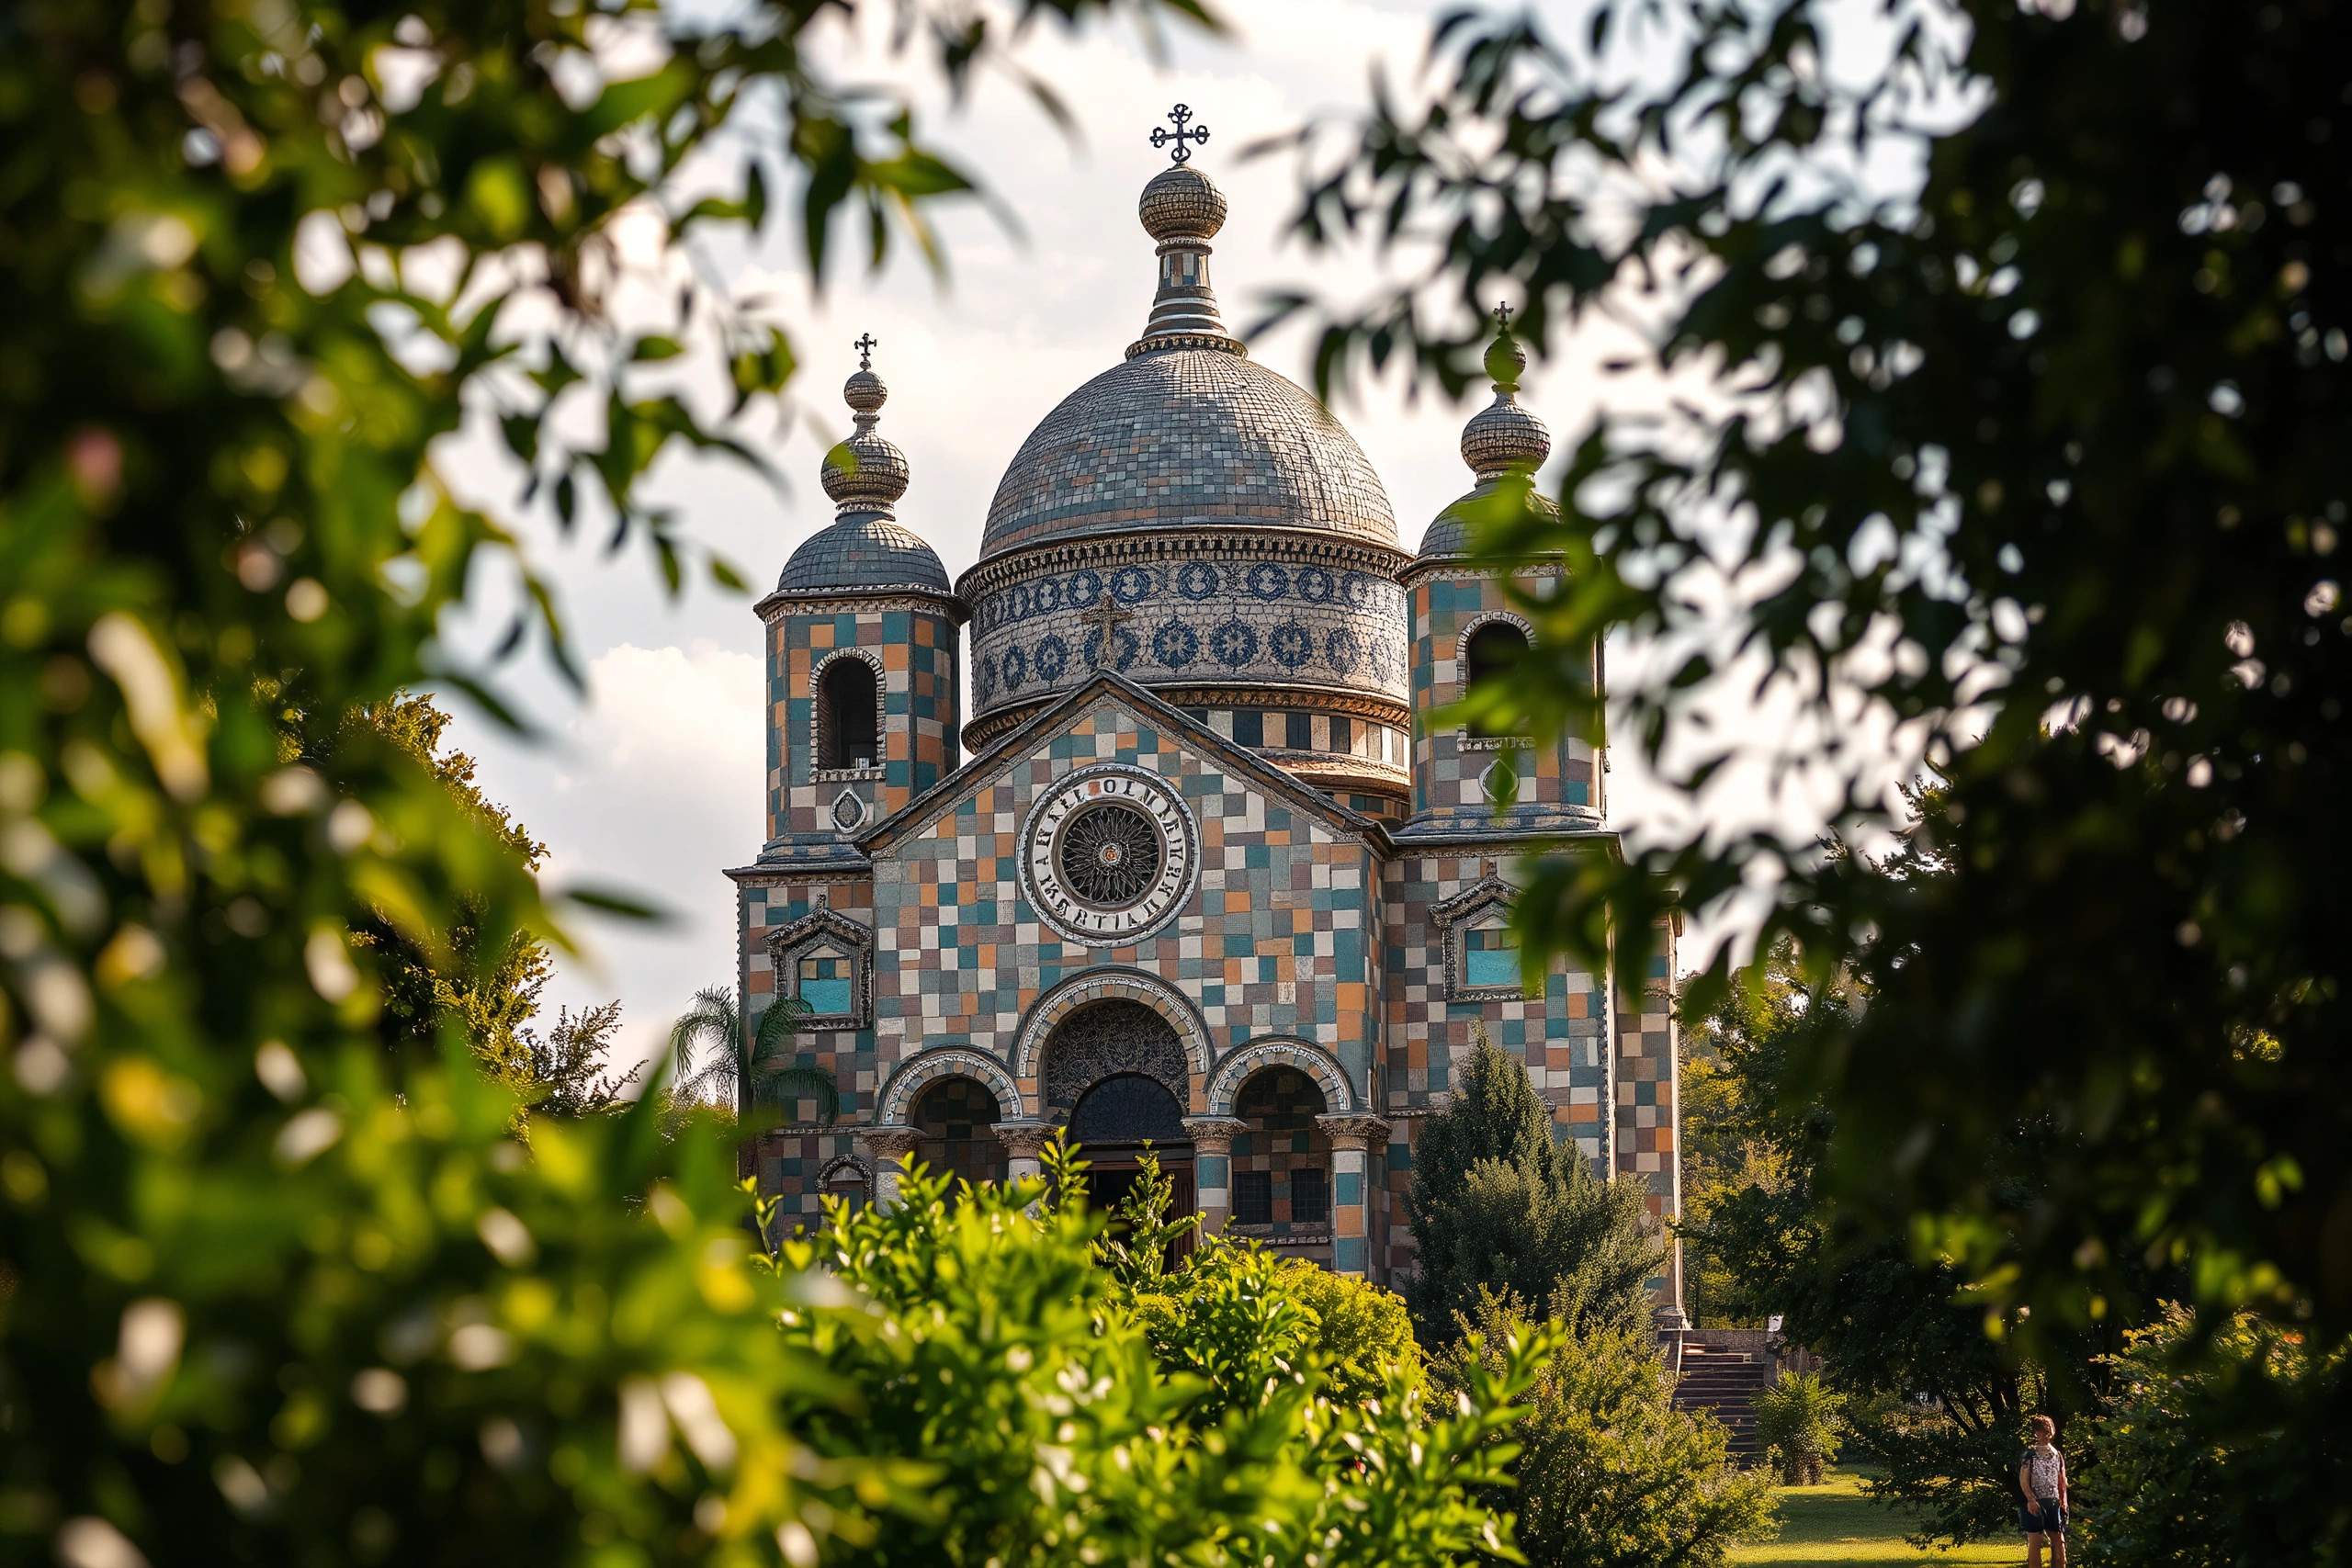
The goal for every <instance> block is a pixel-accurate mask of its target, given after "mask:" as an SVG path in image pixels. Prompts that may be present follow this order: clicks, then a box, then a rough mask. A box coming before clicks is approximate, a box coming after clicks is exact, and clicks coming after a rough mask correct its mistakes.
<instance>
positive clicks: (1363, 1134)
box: [1315, 1111, 1388, 1153]
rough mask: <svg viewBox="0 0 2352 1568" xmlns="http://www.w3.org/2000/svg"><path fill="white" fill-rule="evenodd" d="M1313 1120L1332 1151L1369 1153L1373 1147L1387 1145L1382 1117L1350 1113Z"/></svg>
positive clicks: (1386, 1128) (1386, 1132) (1345, 1112)
mask: <svg viewBox="0 0 2352 1568" xmlns="http://www.w3.org/2000/svg"><path fill="white" fill-rule="evenodd" d="M1315 1120H1316V1122H1317V1125H1319V1126H1320V1127H1321V1128H1322V1129H1323V1135H1324V1136H1325V1137H1327V1138H1329V1139H1330V1140H1331V1146H1332V1147H1333V1148H1334V1149H1352V1150H1356V1151H1358V1152H1361V1153H1369V1152H1370V1151H1371V1150H1372V1149H1373V1148H1374V1147H1375V1146H1377V1147H1382V1148H1385V1147H1386V1146H1387V1145H1388V1122H1387V1121H1386V1120H1385V1118H1383V1117H1379V1116H1367V1115H1364V1114H1363V1112H1361V1111H1341V1112H1340V1113H1339V1114H1337V1115H1330V1116H1317V1118H1316V1119H1315Z"/></svg>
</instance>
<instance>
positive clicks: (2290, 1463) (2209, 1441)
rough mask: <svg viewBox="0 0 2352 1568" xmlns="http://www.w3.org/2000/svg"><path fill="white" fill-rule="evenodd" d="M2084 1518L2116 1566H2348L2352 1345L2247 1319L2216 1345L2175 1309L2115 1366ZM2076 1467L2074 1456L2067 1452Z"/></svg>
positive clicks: (2086, 1476) (2081, 1477)
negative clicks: (2316, 1343) (2325, 1343)
mask: <svg viewBox="0 0 2352 1568" xmlns="http://www.w3.org/2000/svg"><path fill="white" fill-rule="evenodd" d="M2107 1365H2108V1367H2109V1371H2111V1372H2112V1374H2113V1376H2114V1386H2113V1389H2112V1392H2111V1393H2109V1397H2108V1400H2107V1402H2106V1404H2105V1406H2104V1408H2103V1409H2102V1410H2101V1411H2100V1413H2099V1414H2098V1416H2097V1417H2096V1419H2095V1420H2094V1421H2093V1423H2092V1424H2091V1428H2090V1436H2091V1447H2092V1451H2093V1453H2094V1454H2095V1455H2096V1457H2097V1460H2098V1463H2097V1464H2095V1465H2085V1466H2083V1467H2082V1468H2081V1469H2080V1471H2079V1472H2078V1473H2077V1474H2076V1475H2075V1488H2074V1489H2075V1502H2076V1504H2077V1506H2078V1509H2079V1511H2080V1512H2081V1513H2082V1515H2083V1516H2084V1517H2086V1519H2087V1520H2088V1521H2089V1523H2090V1524H2091V1525H2092V1526H2093V1527H2094V1528H2095V1529H2097V1530H2098V1553H2099V1558H2100V1561H2102V1562H2112V1563H2115V1564H2118V1565H2119V1568H2229V1565H2233V1564H2236V1563H2244V1562H2312V1563H2341V1562H2344V1561H2345V1557H2346V1552H2345V1546H2346V1539H2347V1536H2352V1506H2347V1504H2346V1499H2347V1498H2352V1436H2347V1434H2352V1425H2347V1423H2346V1420H2345V1418H2344V1415H2343V1412H2344V1410H2345V1408H2346V1396H2347V1394H2352V1349H2347V1347H2346V1346H2344V1345H2342V1344H2338V1345H2336V1346H2335V1348H2334V1349H2332V1350H2329V1349H2324V1348H2314V1347H2313V1346H2312V1345H2311V1344H2310V1343H2309V1342H2308V1341H2307V1340H2306V1338H2305V1337H2304V1334H2303V1333H2302V1332H2301V1331H2300V1330H2297V1329H2293V1328H2289V1327H2285V1326H2283V1325H2278V1324H2274V1323H2266V1322H2264V1321H2262V1320H2261V1319H2259V1318H2256V1317H2253V1316H2251V1315H2241V1316H2239V1317H2236V1318H2234V1319H2231V1320H2227V1321H2224V1322H2223V1323H2222V1324H2221V1325H2218V1329H2217V1331H2215V1332H2214V1333H2213V1334H2212V1336H2211V1338H2210V1339H2209V1338H2208V1337H2207V1335H2206V1333H2205V1332H2204V1331H2203V1330H2200V1328H2199V1325H2198V1324H2197V1323H2196V1321H2195V1319H2194V1318H2193V1317H2192V1316H2191V1314H2189V1313H2188V1311H2187V1310H2186V1309H2185V1308H2181V1307H2177V1306H2176V1307H2172V1308H2170V1309H2168V1310H2167V1311H2166V1313H2165V1316H2164V1318H2163V1320H2162V1321H2160V1322H2158V1323H2157V1324H2155V1325H2153V1326H2151V1327H2149V1328H2145V1329H2143V1330H2141V1331H2139V1332H2137V1333H2135V1334H2133V1335H2131V1337H2130V1344H2129V1345H2128V1346H2127V1348H2125V1349H2124V1350H2123V1351H2122V1353H2121V1354H2120V1355H2117V1356H2113V1357H2110V1358H2109V1359H2108V1362H2107ZM2069 1458H2070V1460H2075V1459H2078V1458H2079V1456H2077V1455H2070V1456H2069Z"/></svg>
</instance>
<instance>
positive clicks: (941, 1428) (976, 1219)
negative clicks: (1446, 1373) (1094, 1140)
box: [783, 1144, 1555, 1568]
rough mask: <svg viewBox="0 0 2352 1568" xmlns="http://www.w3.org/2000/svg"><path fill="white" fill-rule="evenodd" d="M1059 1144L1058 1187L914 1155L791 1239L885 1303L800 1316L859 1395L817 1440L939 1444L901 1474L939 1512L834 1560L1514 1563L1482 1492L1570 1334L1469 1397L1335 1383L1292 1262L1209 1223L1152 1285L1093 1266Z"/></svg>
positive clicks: (797, 1336)
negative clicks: (866, 1309) (1519, 1405)
mask: <svg viewBox="0 0 2352 1568" xmlns="http://www.w3.org/2000/svg"><path fill="white" fill-rule="evenodd" d="M1046 1162H1047V1176H1048V1180H1047V1181H1046V1182H1036V1181H1030V1182H1023V1183H1019V1184H1015V1185H1012V1186H1010V1187H1000V1186H996V1185H993V1184H983V1185H980V1186H978V1187H973V1186H970V1185H967V1184H960V1183H955V1182H952V1181H951V1180H950V1179H947V1178H944V1177H933V1176H930V1175H928V1174H925V1173H922V1171H921V1170H920V1169H915V1170H910V1173H909V1174H907V1175H906V1176H903V1177H902V1178H901V1179H900V1181H899V1192H900V1198H901V1201H900V1202H899V1205H897V1206H895V1207H892V1208H889V1209H867V1210H863V1211H859V1212H854V1213H853V1212H851V1211H849V1210H847V1209H845V1208H843V1207H842V1206H840V1205H839V1204H838V1203H833V1202H830V1201H829V1204H828V1208H827V1219H828V1226H827V1229H826V1231H825V1233H824V1234H823V1235H822V1236H820V1238H818V1239H817V1240H816V1241H815V1242H814V1243H813V1244H810V1243H800V1242H793V1243H787V1244H786V1247H785V1249H784V1260H785V1262H786V1266H787V1270H788V1269H789V1268H790V1266H793V1265H797V1264H804V1263H807V1262H815V1261H821V1262H823V1263H825V1264H826V1265H828V1266H829V1268H830V1269H831V1270H832V1271H833V1273H834V1275H835V1277H836V1278H837V1279H838V1280H840V1282H841V1283H842V1285H843V1286H846V1287H848V1288H850V1289H852V1290H854V1291H856V1292H862V1293H863V1295H864V1296H865V1298H866V1299H868V1300H870V1301H871V1303H873V1312H872V1314H870V1315H867V1316H866V1317H865V1319H864V1321H862V1322H861V1321H860V1315H859V1314H854V1313H833V1312H820V1313H816V1314H805V1315H804V1314H793V1315H792V1316H790V1317H788V1318H787V1319H786V1323H785V1326H784V1333H783V1337H784V1339H785V1340H786V1342H787V1343H789V1344H794V1345H801V1344H806V1345H807V1346H808V1347H809V1348H810V1350H811V1351H812V1353H814V1354H816V1355H818V1356H820V1357H821V1358H823V1359H824V1361H825V1364H826V1366H827V1368H828V1369H829V1370H830V1371H831V1374H832V1376H833V1377H834V1378H835V1379H836V1380H839V1381H840V1382H843V1383H846V1384H848V1385H850V1386H852V1387H854V1388H855V1389H856V1390H857V1391H858V1393H859V1399H858V1402H857V1404H855V1406H854V1408H852V1407H847V1406H844V1407H843V1408H842V1410H840V1412H839V1413H837V1414H834V1413H827V1412H822V1411H820V1412H817V1413H816V1414H815V1415H814V1416H812V1417H811V1425H810V1428H809V1429H810V1431H811V1433H812V1441H814V1442H815V1444H816V1445H817V1447H818V1449H819V1450H820V1452H822V1453H824V1454H825V1455H827V1456H829V1458H831V1459H834V1460H839V1461H846V1462H850V1463H853V1464H857V1463H864V1464H868V1465H870V1464H872V1463H874V1462H876V1460H877V1459H878V1457H879V1456H891V1455H906V1456H920V1458H921V1460H922V1467H921V1469H920V1471H919V1472H915V1471H910V1472H907V1473H908V1474H909V1475H910V1477H911V1478H913V1479H915V1480H916V1481H917V1482H918V1483H919V1484H920V1487H921V1490H922V1496H923V1499H924V1502H923V1506H922V1508H921V1509H920V1510H919V1511H917V1512H915V1513H914V1514H913V1516H912V1517H903V1518H899V1519H896V1520H894V1521H893V1522H892V1524H891V1525H890V1527H889V1530H888V1534H887V1536H885V1537H883V1538H880V1539H878V1540H874V1541H873V1542H872V1543H871V1544H870V1545H867V1546H865V1548H863V1549H860V1550H851V1551H845V1552H843V1553H842V1554H841V1555H840V1557H839V1560H840V1561H842V1562H950V1563H958V1564H970V1565H971V1568H980V1565H981V1564H983V1563H986V1562H1000V1563H1001V1562H1048V1561H1050V1562H1200V1563H1204V1564H1233V1565H1235V1568H1240V1565H1242V1564H1250V1565H1262V1564H1265V1563H1269V1562H1271V1563H1273V1564H1275V1565H1277V1568H1282V1565H1286V1564H1287V1565H1296V1568H1310V1565H1313V1564H1322V1563H1361V1564H1364V1565H1366V1568H1372V1565H1374V1564H1386V1563H1397V1564H1406V1565H1419V1564H1428V1565H1431V1568H1435V1565H1438V1564H1448V1565H1450V1564H1453V1563H1454V1562H1458V1561H1461V1560H1462V1559H1464V1558H1465V1557H1467V1556H1470V1555H1472V1554H1478V1553H1487V1554H1494V1555H1499V1556H1503V1557H1504V1558H1505V1559H1506V1560H1508V1557H1509V1552H1510V1547H1509V1540H1510V1537H1509V1533H1508V1531H1509V1526H1508V1521H1507V1519H1504V1518H1500V1517H1498V1516H1496V1515H1495V1514H1493V1513H1490V1512H1489V1511H1488V1508H1487V1506H1486V1505H1485V1503H1484V1502H1483V1501H1482V1500H1481V1499H1482V1496H1483V1495H1484V1494H1486V1493H1487V1492H1488V1491H1489V1490H1491V1489H1492V1488H1494V1487H1496V1486H1498V1485H1499V1484H1500V1483H1501V1467H1502V1466H1503V1465H1504V1464H1505V1463H1506V1462H1507V1461H1509V1459H1510V1454H1511V1451H1512V1450H1510V1448H1509V1446H1508V1445H1507V1444H1502V1443H1500V1442H1499V1441H1498V1438H1499V1434H1500V1433H1501V1431H1502V1430H1503V1429H1504V1428H1505V1427H1508V1426H1510V1423H1511V1421H1512V1419H1513V1416H1512V1411H1511V1407H1510V1402H1511V1400H1512V1398H1513V1397H1514V1396H1516V1395H1517V1394H1518V1393H1521V1391H1522V1390H1524V1389H1525V1388H1526V1387H1527V1386H1528V1384H1529V1383H1530V1382H1532V1380H1533V1378H1534V1376H1535V1373H1536V1370H1537V1368H1538V1367H1539V1366H1540V1365H1541V1363H1542V1361H1543V1360H1544V1358H1545V1357H1546V1356H1548V1355H1549V1354H1550V1353H1551V1352H1552V1350H1553V1348H1554V1345H1555V1340H1554V1338H1553V1337H1550V1336H1547V1335H1543V1334H1529V1333H1526V1332H1523V1331H1522V1332H1521V1333H1519V1334H1518V1335H1517V1336H1516V1337H1514V1338H1512V1339H1511V1340H1510V1343H1509V1344H1507V1345H1499V1346H1498V1347H1497V1348H1496V1351H1495V1353H1494V1356H1493V1358H1492V1361H1493V1364H1492V1366H1491V1367H1489V1366H1486V1365H1481V1366H1480V1367H1478V1368H1477V1369H1476V1371H1475V1375H1474V1376H1472V1377H1471V1378H1470V1379H1469V1380H1468V1381H1467V1382H1465V1383H1464V1385H1463V1390H1462V1392H1463V1394H1464V1398H1463V1399H1462V1400H1460V1401H1458V1402H1453V1401H1448V1402H1432V1401H1431V1400H1430V1398H1429V1397H1428V1396H1427V1394H1426V1393H1424V1392H1423V1390H1422V1389H1421V1388H1420V1387H1419V1381H1418V1379H1417V1378H1416V1377H1414V1376H1413V1375H1412V1373H1411V1371H1409V1369H1408V1368H1402V1367H1400V1368H1398V1369H1397V1370H1395V1371H1392V1372H1391V1373H1390V1374H1389V1375H1388V1377H1387V1379H1386V1382H1385V1388H1384V1390H1383V1392H1382V1395H1381V1397H1380V1398H1378V1399H1374V1400H1368V1401H1342V1400H1338V1399H1333V1398H1329V1397H1327V1396H1326V1393H1327V1391H1326V1389H1325V1388H1324V1386H1323V1382H1322V1378H1321V1373H1320V1371H1319V1370H1318V1368H1317V1363H1316V1360H1315V1359H1314V1358H1313V1357H1312V1356H1311V1355H1307V1354H1305V1353H1304V1352H1305V1351H1306V1349H1307V1348H1308V1347H1310V1346H1311V1345H1312V1343H1313V1337H1314V1325H1313V1323H1312V1320H1311V1314H1309V1313H1308V1312H1307V1311H1306V1308H1305V1307H1303V1306H1300V1305H1298V1304H1297V1303H1295V1302H1294V1301H1292V1300H1291V1299H1290V1298H1289V1297H1287V1296H1286V1295H1285V1294H1284V1293H1283V1285H1284V1284H1285V1283H1286V1282H1287V1281H1288V1280H1291V1279H1293V1278H1294V1275H1293V1272H1292V1271H1291V1270H1290V1269H1287V1268H1286V1267H1285V1266H1284V1265H1283V1264H1282V1263H1281V1262H1280V1261H1279V1260H1277V1259H1274V1258H1270V1257H1268V1256H1266V1255H1265V1254H1264V1253H1262V1252H1261V1251H1258V1250H1257V1249H1256V1248H1254V1247H1228V1246H1225V1245H1222V1244H1219V1243H1216V1242H1210V1243H1208V1244H1205V1245H1204V1246H1203V1247H1200V1248H1198V1249H1197V1250H1196V1251H1195V1252H1194V1253H1193V1255H1192V1256H1191V1258H1188V1259H1187V1260H1186V1261H1185V1263H1184V1265H1183V1266H1182V1268H1181V1269H1178V1270H1176V1271H1175V1272H1174V1273H1173V1274H1172V1275H1171V1274H1169V1273H1166V1272H1160V1273H1158V1274H1153V1273H1149V1272H1146V1273H1142V1274H1138V1275H1136V1276H1135V1278H1136V1280H1139V1281H1142V1282H1145V1283H1152V1284H1157V1285H1158V1286H1159V1287H1160V1290H1159V1292H1158V1293H1154V1292H1143V1293H1138V1292H1136V1289H1135V1288H1134V1287H1133V1286H1132V1285H1131V1284H1130V1283H1128V1282H1126V1281H1125V1280H1124V1279H1123V1276H1122V1274H1121V1272H1120V1270H1119V1269H1117V1268H1115V1267H1114V1268H1104V1267H1102V1266H1101V1265H1100V1263H1099V1261H1098V1259H1099V1256H1100V1254H1099V1253H1098V1241H1099V1235H1100V1231H1101V1227H1102V1224H1103V1222H1102V1221H1101V1220H1099V1219H1091V1218H1089V1217H1088V1215H1087V1214H1086V1213H1085V1211H1084V1191H1085V1188H1084V1174H1083V1169H1084V1168H1083V1166H1082V1165H1081V1164H1080V1162H1078V1161H1077V1160H1075V1159H1074V1158H1073V1157H1072V1156H1070V1155H1069V1152H1068V1151H1067V1149H1066V1148H1064V1147H1063V1146H1062V1145H1058V1144H1057V1145H1050V1146H1049V1147H1048V1149H1047V1151H1046ZM1146 1250H1147V1251H1148V1252H1150V1253H1152V1254H1155V1255H1156V1253H1157V1251H1158V1249H1157V1248H1156V1247H1154V1248H1148V1249H1146ZM1136 1256H1137V1257H1138V1258H1139V1257H1141V1256H1142V1254H1140V1253H1139V1254H1137V1255H1136ZM1171 1300H1173V1301H1174V1302H1175V1303H1178V1304H1177V1306H1176V1308H1175V1310H1172V1311H1171V1310H1169V1309H1168V1308H1167V1306H1166V1303H1168V1302H1170V1301H1171Z"/></svg>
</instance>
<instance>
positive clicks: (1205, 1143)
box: [1184, 1116, 1250, 1236]
mask: <svg viewBox="0 0 2352 1568" xmlns="http://www.w3.org/2000/svg"><path fill="white" fill-rule="evenodd" d="M1249 1130H1250V1123H1249V1122H1244V1121H1242V1120H1241V1119H1240V1118H1238V1117H1236V1116H1187V1117H1185V1118H1184V1131H1186V1132H1187V1133H1190V1134H1192V1135H1193V1201H1194V1202H1195V1203H1196V1204H1197V1205H1198V1206H1199V1208H1200V1211H1201V1235H1204V1236H1212V1235H1220V1234H1222V1233H1223V1231H1224V1230H1225V1227H1226V1223H1227V1221H1229V1220H1231V1219H1232V1218H1233V1140H1234V1139H1235V1138H1236V1137H1238V1136H1239V1135H1240V1134H1243V1133H1246V1132H1248V1131H1249Z"/></svg>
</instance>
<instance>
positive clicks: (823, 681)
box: [817, 654, 882, 768]
mask: <svg viewBox="0 0 2352 1568" xmlns="http://www.w3.org/2000/svg"><path fill="white" fill-rule="evenodd" d="M879 706H880V704H879V703H878V702H876V700H875V684H874V666H872V665H871V664H868V663H867V662H866V661H865V660H863V659H860V658H858V657H857V656H856V655H855V654H850V655H846V656H844V657H842V658H840V659H836V660H833V661H832V662H831V663H830V664H828V665H826V666H825V672H824V673H823V674H822V675H820V676H819V677H818V678H817V765H818V766H819V767H820V768H870V767H872V766H873V765H874V763H875V760H876V758H878V757H879V756H880V755H881V752H882V749H881V746H880V744H879V740H880V738H879V736H878V735H877V734H876V726H875V714H876V709H877V708H878V707H879Z"/></svg>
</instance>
